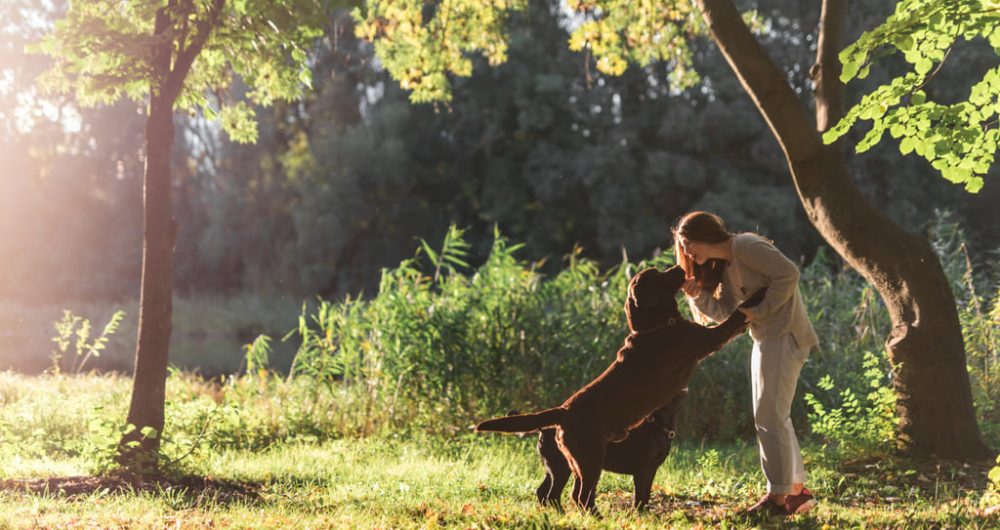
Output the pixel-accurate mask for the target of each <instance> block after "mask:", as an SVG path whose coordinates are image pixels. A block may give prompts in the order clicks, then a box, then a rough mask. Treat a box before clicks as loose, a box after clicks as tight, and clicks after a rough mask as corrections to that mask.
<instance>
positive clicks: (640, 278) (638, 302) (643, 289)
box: [625, 269, 656, 310]
mask: <svg viewBox="0 0 1000 530" xmlns="http://www.w3.org/2000/svg"><path fill="white" fill-rule="evenodd" d="M655 273H656V269H643V270H641V271H639V273H638V274H636V275H635V276H633V277H632V279H631V280H630V281H629V282H628V300H627V301H626V302H625V308H626V310H630V309H634V308H636V307H646V306H647V305H650V304H652V303H653V300H652V298H653V296H654V294H655V293H650V292H649V291H651V289H649V287H648V286H647V285H645V284H646V283H649V281H650V280H651V279H652V278H651V275H653V274H655ZM640 283H642V284H644V285H642V286H640V285H639V284H640ZM630 306H631V307H630Z"/></svg>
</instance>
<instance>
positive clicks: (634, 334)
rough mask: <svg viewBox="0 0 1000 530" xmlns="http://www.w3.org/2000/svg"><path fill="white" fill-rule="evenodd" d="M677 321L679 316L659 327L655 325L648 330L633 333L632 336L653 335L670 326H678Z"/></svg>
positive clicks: (671, 318)
mask: <svg viewBox="0 0 1000 530" xmlns="http://www.w3.org/2000/svg"><path fill="white" fill-rule="evenodd" d="M677 319H678V317H677V315H674V316H672V317H670V318H668V319H667V321H666V322H663V323H662V324H657V325H655V326H653V327H651V328H648V329H643V330H639V331H632V333H630V335H632V336H633V337H634V336H636V335H644V334H646V333H652V332H654V331H659V330H661V329H663V328H669V327H670V326H673V325H675V324H677Z"/></svg>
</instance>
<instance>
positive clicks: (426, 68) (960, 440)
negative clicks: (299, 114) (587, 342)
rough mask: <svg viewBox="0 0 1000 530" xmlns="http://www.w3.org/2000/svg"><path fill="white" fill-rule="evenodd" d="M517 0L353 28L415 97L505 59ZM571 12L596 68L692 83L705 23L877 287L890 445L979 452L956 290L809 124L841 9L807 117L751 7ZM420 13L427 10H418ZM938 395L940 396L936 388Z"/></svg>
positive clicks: (830, 64)
mask: <svg viewBox="0 0 1000 530" xmlns="http://www.w3.org/2000/svg"><path fill="white" fill-rule="evenodd" d="M524 4H525V2H524V0H507V1H501V2H478V1H475V0H452V1H441V2H432V3H429V4H427V5H425V4H424V3H423V2H408V3H406V4H399V3H397V2H386V1H382V0H368V2H367V3H366V9H365V10H364V11H361V10H358V11H356V14H355V15H356V18H357V19H358V21H359V27H358V32H359V35H361V36H363V37H365V38H368V39H371V40H373V41H374V43H375V50H376V54H377V55H378V56H379V57H380V58H381V59H382V62H383V64H384V65H385V67H386V68H387V69H388V70H389V72H390V73H391V74H392V75H393V77H395V78H396V79H398V80H399V81H400V83H401V85H402V86H403V87H404V88H410V89H412V90H413V94H412V96H411V98H412V99H413V100H414V101H431V100H443V99H447V98H448V97H449V94H450V89H449V86H450V85H449V84H448V79H447V76H448V75H467V74H468V71H469V69H470V64H471V63H470V62H469V59H468V57H466V54H467V53H469V52H482V53H484V54H485V55H486V56H487V57H488V58H489V60H490V62H491V63H497V62H500V61H502V60H503V59H504V53H505V51H506V45H505V28H504V26H503V24H502V21H503V20H505V19H506V18H507V17H508V16H509V14H510V13H511V12H513V11H518V10H521V9H523V8H524ZM568 5H569V7H571V8H572V9H574V10H576V11H577V12H578V13H579V15H580V16H579V17H578V19H577V20H576V21H574V23H576V24H578V26H577V27H576V29H575V30H574V32H573V35H572V37H571V39H570V46H571V47H573V48H578V49H584V50H588V51H589V52H590V53H592V54H593V56H594V58H595V61H596V62H595V64H596V68H597V69H598V70H599V71H601V72H605V73H608V74H618V73H621V72H622V71H624V70H625V66H626V64H627V62H629V61H632V62H637V63H639V64H640V65H643V64H648V63H650V62H652V61H668V62H669V63H670V64H671V66H672V67H673V68H672V72H673V74H672V75H671V76H670V79H669V81H671V82H672V83H673V84H674V85H675V86H676V87H678V88H682V87H685V86H690V85H691V84H693V83H695V82H696V80H697V77H696V76H695V74H694V71H693V69H692V64H691V63H692V60H691V53H690V47H689V44H688V43H689V41H690V39H692V38H693V37H695V36H697V35H701V34H707V35H708V36H709V37H710V38H711V39H712V41H714V42H715V44H716V45H717V47H718V48H719V50H720V51H721V52H722V54H723V56H724V57H725V58H726V60H727V62H728V63H729V65H730V68H731V69H732V71H733V72H734V73H735V74H736V76H737V78H738V79H739V81H740V83H741V85H742V87H743V89H744V90H745V92H746V93H747V94H748V95H749V96H750V98H751V99H752V100H753V102H754V104H755V105H756V107H757V109H758V110H759V112H760V113H761V115H762V116H763V117H764V120H765V122H766V123H767V125H768V127H769V128H770V130H771V132H772V135H773V136H774V138H775V139H776V140H777V141H778V143H779V145H780V146H781V148H782V151H783V153H784V155H785V159H786V162H787V165H788V168H789V171H790V173H791V176H792V180H793V182H794V184H795V186H796V189H797V191H798V195H799V198H800V201H801V203H802V205H803V207H804V208H805V211H806V214H807V216H808V218H809V219H810V221H811V222H812V224H813V225H814V226H815V227H816V229H817V230H818V231H819V232H820V233H821V235H822V236H823V237H824V239H825V240H826V241H827V242H828V243H829V244H830V245H831V246H832V247H833V248H834V249H835V250H836V251H837V252H838V253H839V254H840V255H841V256H842V257H843V258H844V259H845V260H846V261H847V262H848V263H849V264H850V265H851V266H852V267H854V268H855V269H856V270H857V271H858V272H859V273H860V274H861V275H862V276H864V277H865V278H866V279H867V280H868V281H869V282H870V283H871V284H872V285H873V286H874V287H875V288H876V289H877V290H878V291H879V293H880V295H881V297H882V299H883V300H884V302H885V304H886V306H887V308H888V311H889V315H890V317H891V321H892V326H893V328H892V330H891V332H890V335H889V337H888V339H887V341H886V348H887V350H888V352H889V354H890V361H891V362H892V364H893V366H894V369H895V370H894V374H895V378H894V386H895V390H896V393H897V397H898V399H897V412H898V415H899V442H900V447H901V449H903V450H905V451H907V452H910V453H912V454H914V455H930V454H936V455H938V456H941V457H946V458H981V457H984V456H986V455H987V454H988V450H987V448H986V447H985V445H984V444H983V442H982V439H981V436H980V433H979V429H978V426H977V425H976V421H975V414H974V409H973V406H972V396H971V392H970V388H969V378H968V372H967V371H966V367H965V350H964V345H963V341H962V335H961V328H960V325H959V321H958V314H957V310H956V308H955V301H954V299H953V298H952V295H951V292H950V290H949V286H948V283H947V280H946V278H945V275H944V271H943V270H942V268H941V265H940V262H939V261H938V260H937V258H936V256H935V255H934V253H933V250H932V249H931V247H930V245H929V243H928V242H927V240H926V239H925V238H923V237H920V236H917V235H914V234H911V233H909V232H907V231H905V230H904V229H903V228H902V227H900V226H899V225H897V224H896V223H895V222H893V221H892V220H891V219H889V218H888V217H887V216H886V215H885V214H883V213H882V212H881V211H879V210H878V209H876V208H874V207H873V206H872V205H871V204H870V203H869V202H868V201H867V200H866V199H865V197H864V196H863V195H862V194H861V193H860V192H859V190H858V189H857V187H856V186H855V185H854V184H853V182H852V181H851V179H850V174H849V170H848V166H847V162H846V157H845V153H844V149H843V146H842V144H841V143H839V142H838V143H834V144H831V145H827V144H824V142H823V140H822V138H821V133H823V132H824V131H826V130H828V129H830V128H831V127H832V126H833V125H834V124H835V123H836V122H837V121H838V120H839V119H840V118H841V117H842V116H843V108H844V107H843V84H842V83H841V82H840V80H839V76H840V72H841V65H840V62H839V60H838V58H837V54H838V51H839V48H840V38H841V32H842V25H843V20H844V16H845V10H846V6H845V3H844V1H843V0H824V1H823V8H822V14H821V16H820V19H819V24H818V31H819V41H818V49H817V56H816V64H815V66H814V67H813V70H812V76H813V79H814V83H815V107H816V110H815V112H816V117H815V121H813V119H811V118H810V117H809V113H808V110H807V108H806V107H805V106H804V105H803V104H802V102H801V101H800V100H799V98H798V96H797V94H796V93H795V92H794V90H793V89H792V88H791V87H790V86H789V84H788V78H787V76H786V74H785V72H783V71H781V69H779V68H778V67H777V66H776V65H775V63H774V62H773V60H772V59H771V57H770V56H768V54H767V53H766V52H765V51H764V49H763V48H762V46H761V45H760V43H759V42H758V40H757V38H756V37H755V36H754V33H753V31H754V24H753V22H754V18H753V17H752V16H743V15H741V14H740V12H739V11H738V10H737V9H736V7H735V5H734V4H733V2H732V1H730V0H696V1H694V2H688V1H684V0H678V1H676V2H670V3H660V2H630V1H628V0H569V1H568ZM425 15H426V17H425ZM942 395H945V396H949V398H948V399H942V398H941V396H942Z"/></svg>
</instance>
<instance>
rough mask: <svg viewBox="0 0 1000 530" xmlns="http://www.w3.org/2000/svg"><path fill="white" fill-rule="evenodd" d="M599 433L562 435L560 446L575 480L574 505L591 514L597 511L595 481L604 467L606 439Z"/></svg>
mask: <svg viewBox="0 0 1000 530" xmlns="http://www.w3.org/2000/svg"><path fill="white" fill-rule="evenodd" d="M605 438H606V437H605V436H602V435H601V434H600V433H592V434H590V435H585V436H580V435H574V436H570V435H569V434H567V435H566V436H564V437H562V440H561V443H560V448H561V449H562V450H563V454H564V455H566V457H567V458H566V460H567V461H569V464H570V468H571V469H572V470H573V475H574V476H575V477H576V481H575V483H574V484H573V500H574V501H575V502H576V505H577V506H579V507H580V508H583V509H584V510H587V511H588V512H590V513H591V514H592V515H599V514H598V512H597V504H596V501H597V482H598V481H599V480H600V479H601V469H602V468H603V467H604V453H605V450H606V447H607V440H606V439H605Z"/></svg>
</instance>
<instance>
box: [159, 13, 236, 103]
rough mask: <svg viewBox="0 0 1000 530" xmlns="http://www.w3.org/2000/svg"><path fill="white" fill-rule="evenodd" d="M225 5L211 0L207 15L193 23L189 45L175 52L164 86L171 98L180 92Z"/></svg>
mask: <svg viewBox="0 0 1000 530" xmlns="http://www.w3.org/2000/svg"><path fill="white" fill-rule="evenodd" d="M225 5H226V0H213V2H212V5H211V7H209V9H208V16H207V17H206V18H204V19H202V20H199V21H198V23H197V24H196V25H195V33H194V36H193V37H192V38H191V45H190V46H188V47H187V48H185V49H183V51H182V52H181V53H178V54H177V61H176V62H174V66H173V68H172V69H171V70H170V76H169V77H168V78H167V82H166V87H165V93H166V94H167V95H169V96H170V97H171V98H176V97H177V95H178V94H180V91H181V88H182V87H183V86H184V79H185V78H187V74H188V71H190V70H191V65H192V64H193V63H194V60H195V58H196V57H198V54H199V53H201V49H202V48H203V47H204V46H205V43H206V42H208V38H209V37H210V36H211V34H212V31H213V30H215V28H217V27H218V26H219V20H220V19H221V18H222V9H223V7H225Z"/></svg>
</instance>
